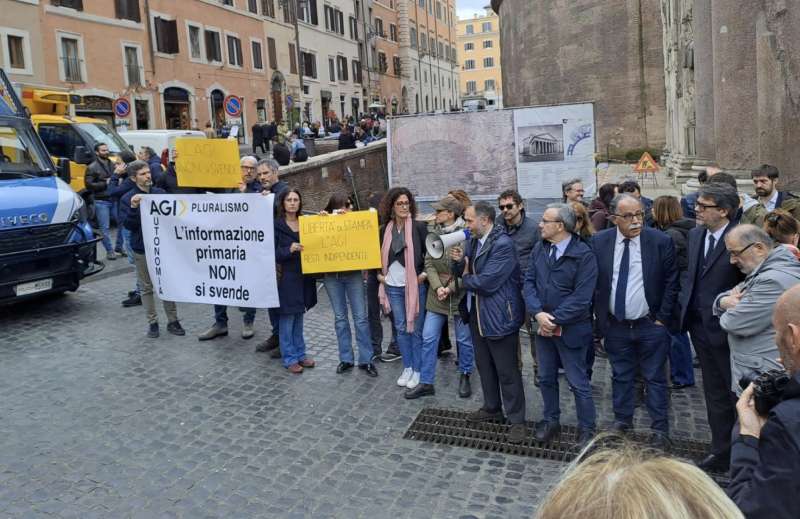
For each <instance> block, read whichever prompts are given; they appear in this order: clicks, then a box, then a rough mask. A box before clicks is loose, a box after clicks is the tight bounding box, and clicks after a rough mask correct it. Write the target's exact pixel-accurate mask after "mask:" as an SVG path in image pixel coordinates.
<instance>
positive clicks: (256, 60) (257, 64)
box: [250, 41, 264, 70]
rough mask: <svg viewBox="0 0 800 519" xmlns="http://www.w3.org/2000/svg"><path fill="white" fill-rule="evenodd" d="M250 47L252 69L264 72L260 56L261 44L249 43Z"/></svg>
mask: <svg viewBox="0 0 800 519" xmlns="http://www.w3.org/2000/svg"><path fill="white" fill-rule="evenodd" d="M250 45H251V47H252V51H253V68H254V69H255V70H264V61H263V58H262V56H261V43H260V42H257V41H251V42H250Z"/></svg>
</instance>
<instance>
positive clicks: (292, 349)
mask: <svg viewBox="0 0 800 519" xmlns="http://www.w3.org/2000/svg"><path fill="white" fill-rule="evenodd" d="M279 340H280V343H281V355H282V356H283V367H284V368H288V367H289V366H291V365H292V364H297V363H298V362H300V361H301V360H303V359H304V358H306V341H305V339H303V314H302V313H299V314H281V316H280V337H279Z"/></svg>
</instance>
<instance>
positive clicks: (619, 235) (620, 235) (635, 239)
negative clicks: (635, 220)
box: [615, 227, 644, 246]
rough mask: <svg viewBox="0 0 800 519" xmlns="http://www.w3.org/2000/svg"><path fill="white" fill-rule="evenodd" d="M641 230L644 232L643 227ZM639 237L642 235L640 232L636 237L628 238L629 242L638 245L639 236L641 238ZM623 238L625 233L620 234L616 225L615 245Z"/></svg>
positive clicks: (620, 242)
mask: <svg viewBox="0 0 800 519" xmlns="http://www.w3.org/2000/svg"><path fill="white" fill-rule="evenodd" d="M642 232H644V229H642ZM641 237H642V235H641V233H640V234H639V235H638V236H637V237H636V238H630V240H631V243H633V244H635V245H636V246H638V245H639V238H641ZM625 239H626V238H625V235H624V234H622V233H621V232H619V227H617V241H616V242H615V243H616V244H617V245H620V244H622V242H623V241H625Z"/></svg>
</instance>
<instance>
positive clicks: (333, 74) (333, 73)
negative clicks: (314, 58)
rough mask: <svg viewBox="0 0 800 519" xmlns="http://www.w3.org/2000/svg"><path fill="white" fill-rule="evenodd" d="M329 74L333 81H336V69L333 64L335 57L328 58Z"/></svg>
mask: <svg viewBox="0 0 800 519" xmlns="http://www.w3.org/2000/svg"><path fill="white" fill-rule="evenodd" d="M328 74H329V75H330V80H331V82H334V81H336V70H335V67H334V65H333V58H328Z"/></svg>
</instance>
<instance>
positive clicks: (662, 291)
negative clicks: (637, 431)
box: [592, 194, 679, 450]
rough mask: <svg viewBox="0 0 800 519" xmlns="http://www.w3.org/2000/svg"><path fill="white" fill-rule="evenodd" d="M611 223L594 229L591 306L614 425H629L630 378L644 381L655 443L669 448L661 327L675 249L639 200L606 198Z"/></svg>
mask: <svg viewBox="0 0 800 519" xmlns="http://www.w3.org/2000/svg"><path fill="white" fill-rule="evenodd" d="M610 211H611V215H612V216H611V221H612V222H613V223H614V226H615V227H612V228H610V229H606V230H604V231H601V232H599V233H597V234H596V235H595V236H594V238H593V239H592V248H593V249H594V252H595V254H596V256H597V258H598V277H597V289H596V290H595V297H594V311H595V315H596V319H597V329H598V332H599V333H600V334H601V335H602V336H603V337H605V346H606V352H607V353H608V359H609V361H610V362H611V369H612V373H613V383H612V390H613V403H614V424H613V426H612V428H613V429H614V430H615V431H617V432H620V433H622V432H625V431H628V430H630V429H631V428H632V426H633V414H634V407H635V406H634V400H635V399H634V378H635V376H636V374H637V372H639V373H641V375H642V377H643V378H644V381H645V386H646V394H645V402H646V404H647V411H648V413H649V414H650V419H651V421H652V422H651V426H650V427H651V429H652V431H653V436H652V440H651V443H652V445H653V446H654V447H656V448H660V449H663V450H666V449H668V448H669V444H670V441H669V418H668V407H669V402H668V398H667V395H668V391H667V376H666V363H667V357H668V354H669V347H670V335H669V331H668V329H667V328H668V327H671V326H672V321H673V318H672V314H673V309H674V306H675V302H676V299H677V296H678V290H679V281H678V266H677V263H676V259H675V247H674V245H673V244H672V239H671V238H670V237H669V236H667V235H666V234H664V233H662V232H660V231H657V230H655V229H650V228H649V227H645V225H644V207H643V206H642V203H641V201H640V200H639V199H638V198H636V197H633V196H631V195H627V194H620V195H617V196H616V197H615V198H614V199H613V200H612V201H611V207H610Z"/></svg>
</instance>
